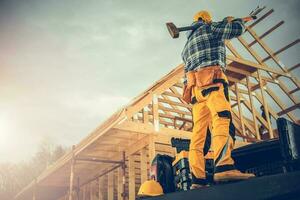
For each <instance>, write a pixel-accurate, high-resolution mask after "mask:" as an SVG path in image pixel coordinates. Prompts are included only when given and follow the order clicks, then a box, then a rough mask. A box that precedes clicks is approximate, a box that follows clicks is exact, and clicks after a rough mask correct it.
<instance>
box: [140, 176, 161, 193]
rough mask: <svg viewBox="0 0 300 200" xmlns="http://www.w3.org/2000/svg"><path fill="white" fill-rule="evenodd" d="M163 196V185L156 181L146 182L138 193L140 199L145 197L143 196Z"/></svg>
mask: <svg viewBox="0 0 300 200" xmlns="http://www.w3.org/2000/svg"><path fill="white" fill-rule="evenodd" d="M162 194H163V189H162V187H161V185H160V184H159V183H158V182H156V181H154V180H149V181H145V182H144V183H143V184H142V185H141V187H140V189H139V192H138V196H139V197H143V196H152V197H153V196H159V195H162Z"/></svg>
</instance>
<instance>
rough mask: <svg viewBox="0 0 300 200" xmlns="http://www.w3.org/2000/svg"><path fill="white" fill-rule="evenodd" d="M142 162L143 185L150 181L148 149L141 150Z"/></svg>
mask: <svg viewBox="0 0 300 200" xmlns="http://www.w3.org/2000/svg"><path fill="white" fill-rule="evenodd" d="M140 160H141V163H140V165H141V183H144V182H145V181H147V179H148V172H147V161H148V159H147V150H146V148H142V149H141V155H140Z"/></svg>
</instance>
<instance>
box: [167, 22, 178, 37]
mask: <svg viewBox="0 0 300 200" xmlns="http://www.w3.org/2000/svg"><path fill="white" fill-rule="evenodd" d="M166 26H167V28H168V31H169V33H170V35H171V37H172V38H178V37H179V30H178V28H177V27H176V26H175V24H173V23H172V22H168V23H166Z"/></svg>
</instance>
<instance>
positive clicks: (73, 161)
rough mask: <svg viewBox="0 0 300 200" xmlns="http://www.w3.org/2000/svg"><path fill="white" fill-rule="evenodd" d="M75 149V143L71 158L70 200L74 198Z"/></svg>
mask: <svg viewBox="0 0 300 200" xmlns="http://www.w3.org/2000/svg"><path fill="white" fill-rule="evenodd" d="M74 150H75V145H73V146H72V160H71V168H70V186H69V200H73V195H72V194H73V187H74V165H75V159H74V156H75V155H74Z"/></svg>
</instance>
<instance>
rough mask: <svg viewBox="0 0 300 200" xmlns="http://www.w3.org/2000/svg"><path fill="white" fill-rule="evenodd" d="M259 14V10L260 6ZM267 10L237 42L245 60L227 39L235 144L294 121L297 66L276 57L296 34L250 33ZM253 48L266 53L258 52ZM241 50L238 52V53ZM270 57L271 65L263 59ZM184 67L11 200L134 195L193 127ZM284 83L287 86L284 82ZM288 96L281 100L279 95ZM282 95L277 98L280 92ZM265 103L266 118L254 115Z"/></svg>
mask: <svg viewBox="0 0 300 200" xmlns="http://www.w3.org/2000/svg"><path fill="white" fill-rule="evenodd" d="M263 12H264V11H263ZM272 13H273V10H272V9H271V10H269V11H267V12H265V13H263V14H261V17H260V18H259V19H258V20H256V21H255V22H254V23H252V24H250V25H248V26H247V29H246V32H247V33H248V36H249V37H250V38H252V40H251V41H250V42H247V39H246V38H245V37H246V36H241V37H239V38H238V40H236V42H239V44H241V45H242V47H243V48H244V50H243V51H244V52H248V53H249V54H250V55H251V57H252V58H251V59H247V58H245V57H244V56H242V54H241V49H239V51H238V50H237V48H235V45H234V44H233V42H229V41H228V42H227V44H226V45H227V48H228V55H227V65H228V67H227V72H226V73H227V75H228V79H229V82H230V89H231V92H230V98H231V104H232V108H233V123H234V124H235V126H236V128H237V135H238V137H239V139H238V140H239V141H244V142H256V141H259V140H261V135H260V133H259V129H260V127H263V128H264V129H266V130H267V131H268V133H269V137H270V138H273V137H276V136H277V133H276V128H275V124H274V122H273V123H272V120H271V118H272V119H277V118H278V117H281V116H284V117H287V118H288V119H290V120H291V121H293V122H296V123H299V107H300V102H299V98H298V97H297V95H298V96H299V90H300V89H299V88H300V87H299V86H300V84H299V81H298V80H297V78H296V77H295V76H294V74H293V71H294V70H296V69H298V68H299V66H300V65H299V63H298V64H296V65H294V66H292V67H288V68H287V67H285V66H284V65H283V63H282V62H281V61H280V59H279V58H278V55H279V54H280V53H282V52H284V51H285V50H287V49H288V48H291V47H292V46H294V45H295V44H297V43H298V42H299V39H297V40H295V41H294V42H292V43H290V44H288V45H286V46H285V47H283V48H280V49H279V50H277V51H273V50H272V49H271V48H270V47H268V46H267V44H266V43H265V42H264V41H263V40H262V39H263V38H265V37H267V36H268V35H269V34H270V33H272V32H273V31H275V30H276V29H277V28H278V27H280V26H281V25H282V24H283V22H279V23H278V24H276V25H275V26H273V27H272V28H270V29H269V30H267V31H266V32H264V33H263V34H261V35H260V36H259V35H258V34H257V33H256V32H255V31H254V27H255V26H257V24H258V23H260V22H261V21H263V20H265V19H266V18H267V17H268V16H269V15H271V14H272ZM255 45H258V46H259V47H260V48H262V50H263V51H264V53H265V54H266V55H267V57H264V58H263V57H261V56H260V54H258V53H257V51H255V50H254V46H255ZM243 51H242V52H243ZM268 60H272V61H273V64H275V65H276V66H274V65H270V64H268V63H267V61H268ZM183 75H184V72H183V65H179V66H178V67H176V68H175V69H174V70H172V71H171V72H170V73H169V74H167V75H166V76H164V77H163V78H162V79H160V80H159V81H157V82H156V83H155V84H154V85H153V86H151V87H150V88H149V89H148V90H146V91H145V92H144V93H142V94H141V95H139V96H138V97H136V98H135V99H134V100H133V101H132V102H131V103H130V104H129V105H128V106H126V107H124V108H123V109H121V110H120V111H118V112H116V113H115V114H114V115H112V116H111V117H110V118H109V119H108V120H107V121H105V122H104V123H103V124H102V125H100V126H99V127H98V128H97V129H95V131H93V132H92V133H91V134H90V135H89V136H88V137H86V138H85V139H84V140H83V141H81V142H80V143H79V144H78V145H76V146H73V148H72V151H71V152H69V153H67V154H66V155H64V156H63V157H62V158H60V159H59V160H58V161H57V162H56V163H55V164H54V165H52V166H50V167H49V168H47V169H46V170H45V171H44V172H43V173H42V174H41V175H40V176H39V177H37V179H36V180H35V181H33V182H32V183H31V184H29V185H28V186H27V187H25V188H24V189H23V190H22V191H20V192H19V193H18V194H17V195H16V197H15V199H17V200H22V199H35V200H38V199H43V200H48V199H49V200H50V199H51V200H66V199H68V200H75V199H76V200H77V199H80V200H87V199H88V200H96V199H97V200H98V199H99V200H100V199H101V200H115V199H117V200H124V199H129V200H133V199H135V195H136V193H137V190H138V187H139V185H140V184H141V183H142V182H144V181H145V180H147V178H148V173H149V163H150V161H151V160H152V158H154V156H155V155H156V154H157V153H161V154H168V155H174V149H173V148H172V147H171V146H170V139H171V138H172V137H180V138H189V137H190V135H191V129H192V116H191V105H188V104H186V103H185V102H184V101H183V100H182V99H181V93H182V87H183V83H182V78H183ZM287 83H288V85H287ZM278 90H280V92H281V93H282V94H284V95H285V99H286V98H288V99H289V102H291V105H287V104H286V103H285V102H286V101H287V100H285V99H282V95H280V92H279V91H278ZM278 94H279V95H278ZM261 105H263V106H264V109H265V111H266V112H265V113H266V118H263V117H262V116H261V114H260V112H259V107H260V106H261Z"/></svg>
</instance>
